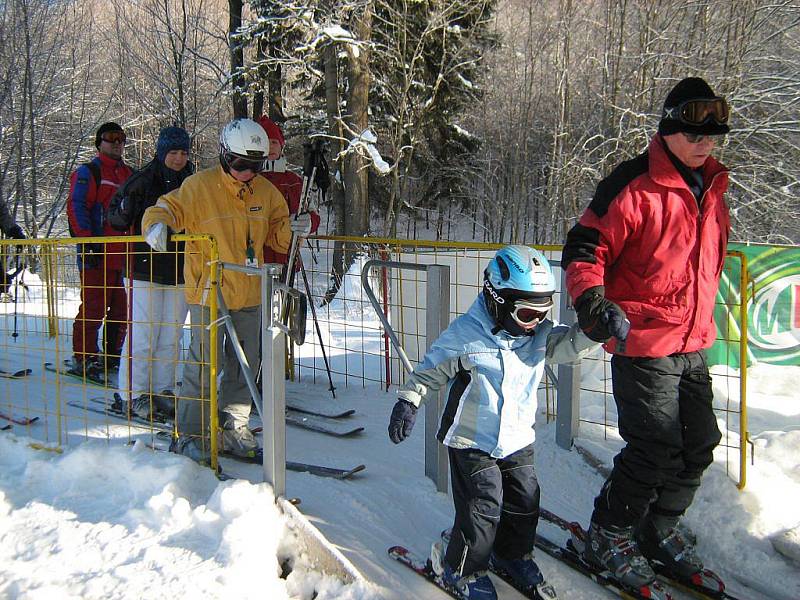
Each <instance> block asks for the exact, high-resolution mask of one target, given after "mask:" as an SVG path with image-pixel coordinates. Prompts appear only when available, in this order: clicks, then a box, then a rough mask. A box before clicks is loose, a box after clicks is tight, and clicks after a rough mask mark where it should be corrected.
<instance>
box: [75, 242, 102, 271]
mask: <svg viewBox="0 0 800 600" xmlns="http://www.w3.org/2000/svg"><path fill="white" fill-rule="evenodd" d="M80 252H81V254H80V257H81V262H82V263H83V268H84V269H96V268H97V267H99V266H100V265H101V264H102V263H103V245H102V244H81V250H80Z"/></svg>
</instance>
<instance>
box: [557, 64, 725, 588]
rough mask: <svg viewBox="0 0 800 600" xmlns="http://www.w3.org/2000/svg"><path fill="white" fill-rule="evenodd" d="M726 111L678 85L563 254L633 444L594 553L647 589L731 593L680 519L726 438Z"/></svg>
mask: <svg viewBox="0 0 800 600" xmlns="http://www.w3.org/2000/svg"><path fill="white" fill-rule="evenodd" d="M728 114H729V108H728V104H727V102H726V101H725V99H724V98H721V97H719V96H717V95H716V94H715V93H714V92H713V91H712V89H711V88H710V87H709V85H708V84H707V83H706V82H705V81H704V80H703V79H700V78H697V77H690V78H687V79H683V80H682V81H680V82H679V83H678V84H677V85H676V86H675V87H674V88H673V89H672V91H670V92H669V94H668V95H667V97H666V100H665V102H664V106H663V112H662V118H661V120H660V122H659V128H658V134H657V135H655V136H653V138H652V139H651V141H650V144H649V147H648V149H647V151H646V152H644V153H643V154H641V155H639V156H637V157H636V158H633V159H632V160H629V161H626V162H623V163H622V164H620V165H619V166H618V167H617V168H616V169H615V170H614V171H613V172H612V173H611V174H610V175H609V176H608V177H606V178H605V179H604V180H603V181H601V182H600V184H599V185H598V186H597V191H596V192H595V195H594V197H593V199H592V201H591V203H590V204H589V207H588V208H587V209H586V211H585V212H584V213H583V215H582V216H581V218H580V220H579V222H578V224H577V225H575V226H574V227H573V228H572V229H571V230H570V232H569V233H568V235H567V242H566V244H565V246H564V252H563V255H562V267H563V268H564V269H566V285H567V289H568V292H569V294H570V296H571V297H572V298H573V300H574V305H575V309H576V311H577V313H578V322H579V324H580V326H581V328H582V329H583V331H584V332H585V333H586V334H587V335H588V336H589V337H590V338H591V339H593V340H595V341H598V342H604V343H605V348H606V350H607V351H608V352H610V353H612V354H613V357H612V359H611V373H612V378H613V390H614V400H615V402H616V404H617V411H618V415H619V431H620V435H621V436H622V438H623V439H624V440H625V441H626V443H627V445H626V446H625V447H624V448H623V449H622V451H621V452H620V453H619V454H618V455H617V456H616V458H615V459H614V469H613V470H612V472H611V474H610V476H609V478H608V480H607V481H606V483H605V485H604V486H603V488H602V490H601V492H600V494H599V495H598V496H597V498H596V499H595V503H594V512H593V514H592V519H591V524H590V527H589V540H588V543H587V544H586V548H585V552H584V557H585V558H586V560H587V561H589V562H591V563H593V564H595V565H596V566H598V567H602V568H604V569H608V570H609V571H610V572H611V573H613V574H614V575H615V576H616V577H617V578H618V579H619V580H620V582H621V583H622V584H623V585H624V586H626V587H628V588H631V589H634V590H637V592H638V590H639V588H640V587H641V586H650V585H651V584H652V583H653V582H654V580H655V573H654V570H653V569H654V568H655V569H657V570H663V571H664V572H666V574H668V575H669V576H671V577H674V578H678V579H682V580H684V581H686V580H699V581H702V582H703V585H706V586H709V587H711V588H714V590H713V591H717V589H716V588H717V587H718V586H720V585H721V582H719V581H716V580H713V581H711V580H708V572H704V571H703V565H702V563H701V561H700V560H699V559H698V557H697V556H696V554H695V551H694V539H693V538H694V536H693V535H688V534H687V528H686V526H685V525H684V524H681V526H680V527H678V521H679V519H680V517H681V516H682V515H683V514H684V513H685V511H686V510H687V509H688V507H689V505H690V504H691V502H692V500H693V498H694V494H695V492H696V490H697V488H698V487H699V486H700V480H701V476H702V474H703V472H704V471H705V469H706V468H707V467H708V466H709V465H710V464H711V463H712V461H713V450H714V448H715V447H716V446H717V444H718V443H719V441H720V432H719V428H718V427H717V421H716V418H715V416H714V412H713V410H712V401H713V393H712V388H711V377H710V375H709V371H708V364H707V362H706V356H705V349H706V348H708V347H710V346H711V344H712V343H713V342H714V339H715V337H716V327H715V325H714V319H713V311H714V301H715V296H716V292H717V287H718V285H719V278H720V274H721V272H722V267H723V262H724V260H725V252H726V247H727V243H728V235H729V231H730V216H729V213H728V206H727V204H726V203H725V200H724V199H723V194H724V193H725V192H726V190H727V188H728V169H727V168H726V167H725V166H723V165H722V164H720V163H719V162H717V161H716V160H715V159H714V158H712V157H711V152H712V150H713V149H714V147H715V146H716V144H717V142H718V141H719V139H720V137H721V136H723V135H725V134H727V133H728V132H729V127H728ZM628 329H629V331H628ZM626 336H627V337H626ZM620 340H625V341H624V342H623V341H620ZM648 561H650V562H648ZM651 563H652V564H651Z"/></svg>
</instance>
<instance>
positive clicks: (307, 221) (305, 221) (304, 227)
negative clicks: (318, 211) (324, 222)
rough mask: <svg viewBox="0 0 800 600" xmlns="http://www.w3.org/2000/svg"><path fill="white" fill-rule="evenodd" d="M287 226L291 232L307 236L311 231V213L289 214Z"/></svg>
mask: <svg viewBox="0 0 800 600" xmlns="http://www.w3.org/2000/svg"><path fill="white" fill-rule="evenodd" d="M289 226H290V227H291V228H292V233H294V234H295V235H299V236H300V237H307V236H308V234H309V233H311V214H310V213H307V212H301V213H300V214H298V215H296V216H295V215H289Z"/></svg>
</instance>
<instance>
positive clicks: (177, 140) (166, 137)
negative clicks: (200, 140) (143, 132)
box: [156, 127, 192, 163]
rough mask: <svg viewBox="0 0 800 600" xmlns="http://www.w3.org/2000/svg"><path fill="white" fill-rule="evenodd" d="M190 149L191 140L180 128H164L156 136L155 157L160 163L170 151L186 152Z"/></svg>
mask: <svg viewBox="0 0 800 600" xmlns="http://www.w3.org/2000/svg"><path fill="white" fill-rule="evenodd" d="M191 147H192V140H191V139H189V134H188V133H186V130H185V129H183V128H182V127H164V129H162V130H161V132H160V133H159V134H158V141H157V142H156V156H157V157H158V160H159V161H161V162H162V163H163V162H164V158H165V157H166V156H167V153H168V152H170V151H172V150H186V151H187V152H188V151H189V149H190V148H191Z"/></svg>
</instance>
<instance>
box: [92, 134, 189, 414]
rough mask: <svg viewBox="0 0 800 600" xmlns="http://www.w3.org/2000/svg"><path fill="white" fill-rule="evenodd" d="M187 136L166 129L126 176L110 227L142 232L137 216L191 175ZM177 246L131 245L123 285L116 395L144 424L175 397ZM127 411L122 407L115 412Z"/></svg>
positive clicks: (179, 292) (180, 302)
mask: <svg viewBox="0 0 800 600" xmlns="http://www.w3.org/2000/svg"><path fill="white" fill-rule="evenodd" d="M191 145H192V142H191V139H190V137H189V134H188V133H187V132H186V130H185V129H183V128H181V127H164V128H163V129H162V130H161V132H160V133H159V136H158V141H157V142H156V156H155V158H154V159H153V160H151V161H150V162H149V163H148V164H147V165H146V166H145V167H144V168H143V169H142V170H140V171H138V172H137V173H135V174H134V175H133V176H131V178H130V179H128V181H127V182H126V183H125V185H124V186H122V187H121V188H120V189H119V191H118V192H117V194H116V195H115V196H114V198H113V200H112V201H111V205H110V207H109V215H108V218H109V222H110V223H111V226H112V227H114V228H115V229H117V230H120V231H126V232H128V233H129V234H131V235H141V234H142V215H143V214H144V211H145V209H147V208H149V207H150V206H153V205H154V204H155V203H156V200H158V198H159V197H160V196H162V195H164V194H166V193H168V192H171V191H172V190H174V189H177V188H178V187H180V185H181V183H183V180H184V179H186V178H187V177H188V176H189V175H191V174H192V173H193V172H194V166H193V165H192V163H191V162H189V151H190V149H191ZM183 251H184V243H183V242H169V246H168V249H167V251H166V252H153V251H152V250H151V249H150V247H149V246H148V245H147V244H146V243H144V242H136V243H132V244H129V260H128V263H127V265H126V285H127V288H128V291H129V295H130V299H129V303H128V305H129V306H130V307H131V311H130V315H129V318H130V326H129V327H128V334H127V337H126V338H125V344H124V347H123V349H122V361H121V364H120V374H119V386H118V387H119V390H120V393H121V397H122V398H123V399H124V400H125V401H127V402H128V403H129V406H130V412H131V414H133V415H136V416H137V417H140V418H142V419H146V420H148V421H149V420H151V419H156V420H159V421H160V420H165V419H170V420H171V419H173V418H174V416H175V406H174V393H173V390H174V389H175V384H176V366H177V364H178V343H179V341H180V335H181V332H182V324H183V322H184V321H185V320H186V314H187V312H188V307H187V305H186V300H185V297H184V293H183ZM120 408H122V409H123V410H125V409H126V408H127V407H124V406H123V407H120Z"/></svg>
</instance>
